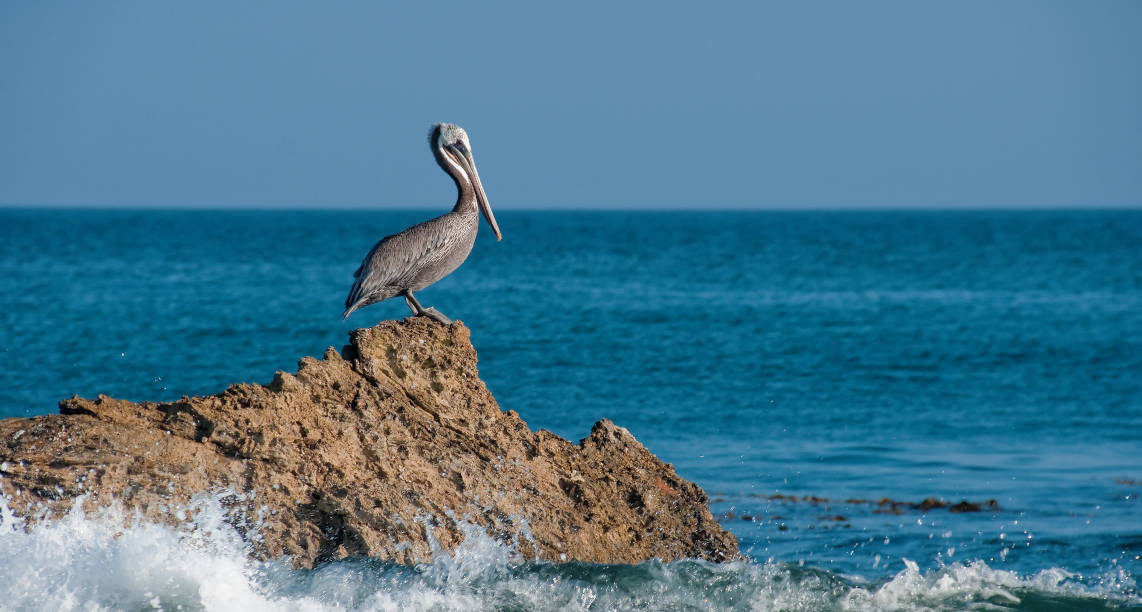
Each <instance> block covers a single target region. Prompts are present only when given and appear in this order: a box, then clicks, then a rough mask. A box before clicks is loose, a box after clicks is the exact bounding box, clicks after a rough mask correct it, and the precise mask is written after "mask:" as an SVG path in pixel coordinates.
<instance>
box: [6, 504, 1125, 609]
mask: <svg viewBox="0 0 1142 612" xmlns="http://www.w3.org/2000/svg"><path fill="white" fill-rule="evenodd" d="M81 503H82V500H80V502H78V503H77V504H76V505H75V506H74V507H73V509H72V510H71V511H70V512H69V513H68V514H67V515H65V516H63V517H62V518H60V519H58V520H54V521H33V522H32V523H30V524H29V523H26V522H25V521H24V520H23V519H21V518H18V517H15V516H14V515H13V514H12V512H11V511H10V510H9V508H8V504H7V500H6V499H3V498H0V602H4V603H3V607H4V608H5V609H11V610H43V609H55V610H210V611H214V610H220V611H221V610H242V611H243V612H256V611H259V610H297V611H311V610H312V611H319V610H334V609H336V610H345V609H350V610H424V609H432V610H493V609H494V610H624V609H632V608H640V609H651V610H678V609H692V610H725V609H755V610H892V609H900V610H961V609H973V610H978V609H1016V610H1037V609H1073V608H1082V609H1090V610H1101V609H1107V610H1120V609H1126V608H1133V607H1138V608H1140V609H1142V598H1139V595H1138V588H1137V584H1135V582H1134V581H1133V579H1132V578H1131V577H1130V576H1129V575H1128V574H1126V573H1125V572H1121V571H1120V572H1118V573H1116V574H1109V575H1107V576H1103V577H1102V579H1101V580H1099V581H1098V583H1097V584H1096V585H1095V586H1091V585H1089V584H1086V583H1082V582H1079V581H1077V580H1075V577H1074V576H1072V575H1071V574H1069V573H1068V572H1066V571H1064V570H1062V569H1050V570H1045V571H1041V572H1039V573H1037V574H1034V575H1029V576H1020V575H1018V574H1016V573H1014V572H1009V571H1005V570H997V569H993V568H991V567H989V566H988V565H987V564H986V563H984V562H982V561H974V562H968V563H955V564H950V565H947V566H945V567H942V568H939V569H935V570H930V571H927V572H925V571H922V570H921V569H920V568H919V567H918V566H917V565H916V564H915V563H913V562H910V561H905V567H904V568H903V569H902V570H900V571H899V572H898V573H896V574H895V575H890V576H885V577H883V578H881V579H880V580H874V581H870V580H867V579H865V578H861V577H853V576H845V575H841V574H837V573H834V572H830V571H827V570H823V569H814V568H805V567H801V566H799V565H798V564H796V563H775V562H767V563H756V562H736V563H727V564H720V565H719V564H712V563H707V562H703V561H676V562H671V563H664V562H658V561H649V562H645V563H640V564H636V565H601V564H592V563H566V564H553V563H546V562H535V561H526V560H524V559H523V558H522V557H521V556H520V555H519V553H518V552H517V551H516V549H515V548H514V547H512V546H509V545H504V544H502V543H499V542H497V541H495V540H493V539H492V538H490V537H488V536H487V535H485V534H484V532H483V531H482V530H481V529H480V528H479V527H476V526H473V525H467V526H465V527H464V532H465V540H464V542H463V543H462V544H461V545H460V546H459V548H458V549H457V550H456V551H455V554H453V555H449V554H447V553H445V552H444V551H443V550H441V549H439V548H437V549H436V554H435V555H434V558H433V560H432V561H431V562H430V563H426V564H421V565H417V566H411V567H410V566H401V565H397V564H393V563H388V562H382V561H378V560H375V559H348V560H343V561H337V562H334V563H328V564H325V565H323V566H319V567H317V568H315V569H313V570H297V569H293V568H291V567H290V565H289V562H288V559H282V560H277V561H272V562H260V561H254V560H251V559H250V557H249V554H248V553H249V547H248V545H247V543H246V542H244V541H243V540H242V538H241V537H240V536H239V534H238V532H237V531H236V530H235V529H234V528H233V527H232V526H231V524H230V521H231V520H232V517H228V516H227V512H226V510H225V505H226V504H225V503H224V500H223V496H221V495H214V496H205V497H201V498H196V499H195V500H194V502H193V503H191V504H190V505H189V506H188V507H187V508H185V509H184V510H183V512H184V516H185V517H186V520H185V521H184V522H183V523H182V524H180V525H173V526H172V525H159V524H153V523H146V522H142V521H140V520H139V519H138V517H137V516H132V515H129V514H128V513H125V512H124V511H123V510H121V509H118V508H109V509H103V510H99V511H96V512H91V513H85V512H84V511H82V510H81V509H80V504H81Z"/></svg>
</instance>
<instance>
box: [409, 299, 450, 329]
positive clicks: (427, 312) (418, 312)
mask: <svg viewBox="0 0 1142 612" xmlns="http://www.w3.org/2000/svg"><path fill="white" fill-rule="evenodd" d="M404 301H405V303H406V304H408V307H409V308H411V309H412V314H413V315H415V316H418V317H428V318H429V319H432V320H433V321H439V322H441V323H443V324H445V325H451V324H452V319H449V318H448V317H446V316H444V315H443V314H442V313H441V312H440V311H439V310H437V309H435V308H432V307H431V306H430V307H428V308H425V307H424V306H421V305H420V302H418V301H417V300H416V298H415V297H413V295H412V292H411V291H405V292H404Z"/></svg>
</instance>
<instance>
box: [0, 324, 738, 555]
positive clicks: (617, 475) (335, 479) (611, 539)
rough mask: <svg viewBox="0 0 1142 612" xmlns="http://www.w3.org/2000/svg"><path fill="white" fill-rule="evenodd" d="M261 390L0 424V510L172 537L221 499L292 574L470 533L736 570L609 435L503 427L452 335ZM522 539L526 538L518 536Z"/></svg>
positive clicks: (396, 334)
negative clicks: (137, 525)
mask: <svg viewBox="0 0 1142 612" xmlns="http://www.w3.org/2000/svg"><path fill="white" fill-rule="evenodd" d="M350 341H351V344H349V345H348V346H346V347H345V348H344V349H343V350H342V352H341V353H338V352H337V351H335V350H334V349H332V348H330V349H329V350H328V351H326V353H325V357H324V359H322V360H317V359H313V358H310V357H306V358H304V359H302V360H301V362H300V363H299V369H298V372H297V373H296V374H287V373H284V372H279V373H277V374H276V375H275V377H274V379H273V382H271V383H270V384H269V385H266V386H263V385H257V384H237V385H233V386H231V387H230V388H228V389H227V390H226V391H224V392H222V393H220V394H218V395H214V396H210V397H196V398H189V399H188V398H183V399H182V400H180V401H177V402H173V403H167V404H160V403H152V402H141V403H138V404H136V403H132V402H128V401H123V400H117V399H113V398H110V397H106V396H99V397H98V398H97V399H94V400H89V399H81V398H78V397H75V398H71V399H68V400H64V401H63V402H61V403H60V413H61V414H59V415H51V416H41V417H35V418H31V419H5V420H3V421H0V492H2V493H3V494H4V495H5V496H7V497H8V498H9V502H8V503H9V506H10V507H11V508H12V509H13V511H15V512H16V513H17V514H19V515H24V516H35V515H36V514H37V513H39V512H43V511H45V510H46V511H47V512H48V514H49V515H59V514H62V513H63V512H65V511H66V510H67V509H68V508H70V507H71V505H72V503H73V501H74V499H75V498H76V497H77V496H79V495H83V494H87V495H89V497H88V498H87V499H86V505H87V506H88V507H97V506H100V505H106V504H108V503H110V502H111V501H112V500H119V502H121V503H122V505H123V506H125V507H126V508H127V509H130V510H137V511H138V512H140V513H141V514H142V516H143V517H144V518H145V519H148V520H164V521H174V520H176V519H175V518H174V517H173V516H172V515H171V513H172V511H173V509H177V508H178V507H180V506H181V505H184V504H186V503H187V502H189V500H190V498H191V497H192V496H193V495H196V494H199V493H203V492H210V491H218V490H230V491H233V492H235V493H236V495H234V496H232V497H231V498H229V499H230V503H231V504H232V507H231V514H232V516H233V517H234V518H233V522H234V524H235V526H236V527H238V528H239V530H241V531H242V532H243V533H247V535H249V536H254V534H252V533H248V531H249V530H250V529H251V527H250V523H251V521H253V519H254V517H257V516H259V510H261V515H260V516H261V518H260V527H259V528H258V529H257V532H258V534H257V536H256V537H250V538H249V540H250V542H251V545H252V547H253V549H254V552H255V554H256V555H257V556H259V557H262V558H277V557H280V556H282V555H291V556H292V558H293V560H294V562H295V563H296V564H297V565H299V566H303V567H309V566H312V565H313V564H314V563H319V562H322V561H326V560H333V559H340V558H344V557H351V556H369V557H377V558H380V559H386V560H392V561H397V562H401V563H416V562H423V561H426V560H428V559H429V558H430V555H431V549H430V544H429V540H428V537H427V536H428V534H427V533H426V530H428V529H431V530H432V534H431V535H432V536H433V537H434V538H435V539H436V541H437V542H438V543H439V544H440V546H442V547H443V548H444V549H446V550H452V549H454V548H455V546H456V545H457V544H458V543H459V542H460V541H462V539H463V535H462V533H461V531H460V529H459V528H458V526H457V523H456V521H458V520H463V521H467V522H470V523H473V524H477V525H480V526H482V527H483V528H484V529H485V530H487V532H488V533H489V534H490V535H491V536H492V537H494V538H497V539H499V540H501V541H505V542H512V543H513V544H514V545H515V546H516V547H517V549H518V550H519V551H520V552H521V553H522V554H523V555H524V556H526V557H529V558H530V557H535V556H538V557H540V558H543V559H548V560H553V561H559V560H581V561H595V562H604V563H629V562H637V561H642V560H645V559H650V558H660V559H664V560H673V559H679V558H702V559H708V560H712V561H723V560H727V559H735V558H739V556H738V550H737V543H736V540H735V539H734V537H733V536H732V535H730V534H729V533H728V532H726V531H723V530H722V528H721V526H720V525H718V523H717V522H716V521H715V520H714V518H713V517H712V516H711V514H710V511H709V508H708V507H707V498H706V495H705V493H703V492H702V490H701V489H700V488H698V487H697V486H696V485H694V484H692V483H690V482H687V481H685V480H683V479H681V478H679V477H678V475H677V474H675V473H674V469H673V468H672V467H671V466H670V465H667V464H664V463H662V462H661V461H659V460H658V459H657V458H656V457H655V456H654V455H652V454H651V453H650V451H648V450H647V449H646V448H645V447H644V446H642V444H640V443H639V442H638V441H637V440H636V439H635V438H634V437H633V436H632V435H631V434H630V433H629V432H628V431H627V430H625V429H623V428H621V427H618V426H616V425H614V424H613V423H611V422H610V421H607V420H601V421H599V422H598V423H596V424H595V426H594V427H593V428H592V430H591V433H590V435H589V436H588V437H586V438H584V439H583V440H582V441H580V443H579V444H578V445H575V444H572V443H570V442H568V441H567V440H564V439H563V438H560V437H558V436H556V435H555V434H553V433H551V432H548V431H543V430H541V431H538V432H532V431H531V430H529V429H528V427H527V424H526V423H524V422H523V421H522V420H521V419H520V418H519V416H518V415H517V414H516V413H515V412H513V411H508V412H502V411H501V410H500V408H499V406H498V405H497V404H496V401H495V399H494V398H493V397H492V395H491V393H489V392H488V390H487V388H486V387H485V386H484V383H483V382H482V381H481V380H480V379H479V377H478V376H477V370H476V351H475V349H474V348H473V347H472V344H471V342H470V341H469V332H468V329H467V328H466V327H464V325H463V324H461V323H455V324H453V325H450V326H444V325H441V324H438V323H435V322H433V321H429V320H427V319H424V318H415V319H406V320H404V321H399V322H398V321H386V322H384V323H381V324H379V325H377V326H375V327H372V328H367V329H358V330H356V331H354V332H352V333H351V334H350ZM521 530H524V533H523V534H521Z"/></svg>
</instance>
